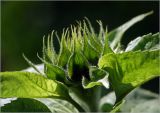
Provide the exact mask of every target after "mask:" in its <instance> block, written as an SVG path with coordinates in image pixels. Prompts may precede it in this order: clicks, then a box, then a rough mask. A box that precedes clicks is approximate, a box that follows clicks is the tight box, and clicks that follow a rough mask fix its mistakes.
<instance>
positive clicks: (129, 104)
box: [121, 88, 159, 112]
mask: <svg viewBox="0 0 160 113" xmlns="http://www.w3.org/2000/svg"><path fill="white" fill-rule="evenodd" d="M158 98H159V96H158V94H155V93H152V92H150V91H148V90H145V89H141V88H136V89H135V90H133V91H132V92H131V93H129V94H128V95H127V96H126V97H125V100H126V101H125V103H124V105H123V106H122V107H121V111H122V112H131V111H132V110H134V109H136V108H137V107H136V106H139V105H140V104H142V103H145V102H148V101H152V100H156V99H157V100H158ZM154 106H155V104H150V106H148V107H147V108H152V107H154ZM140 107H142V108H144V107H145V106H143V105H140ZM157 107H158V106H157ZM158 108H159V107H158ZM156 109H157V108H156ZM142 112H148V109H144V111H142ZM150 112H153V111H150Z"/></svg>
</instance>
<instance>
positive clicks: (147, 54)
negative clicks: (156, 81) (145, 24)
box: [98, 50, 160, 102]
mask: <svg viewBox="0 0 160 113" xmlns="http://www.w3.org/2000/svg"><path fill="white" fill-rule="evenodd" d="M159 52H160V51H159V50H156V51H143V52H141V51H136V52H126V53H122V54H112V53H111V54H107V55H104V56H103V57H102V58H101V59H100V60H99V64H98V65H99V67H100V68H102V69H104V70H106V71H108V72H109V81H110V83H111V85H112V87H113V89H114V90H115V93H116V96H117V102H118V101H120V100H121V99H123V98H124V97H125V95H126V94H128V93H129V92H130V91H131V90H133V89H134V88H135V87H137V86H139V85H141V84H143V83H144V82H146V81H148V80H150V79H152V78H155V77H157V76H159V75H160V70H159V58H160V56H159Z"/></svg>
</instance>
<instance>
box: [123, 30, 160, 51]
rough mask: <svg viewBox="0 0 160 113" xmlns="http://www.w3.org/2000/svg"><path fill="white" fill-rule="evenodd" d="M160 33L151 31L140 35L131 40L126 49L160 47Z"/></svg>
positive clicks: (135, 49)
mask: <svg viewBox="0 0 160 113" xmlns="http://www.w3.org/2000/svg"><path fill="white" fill-rule="evenodd" d="M159 42H160V35H159V33H156V34H154V35H152V34H151V33H149V34H147V35H144V36H142V37H138V38H136V39H134V40H133V41H131V42H130V43H129V44H128V46H127V48H126V50H125V51H137V50H148V49H149V50H153V49H160V43H159Z"/></svg>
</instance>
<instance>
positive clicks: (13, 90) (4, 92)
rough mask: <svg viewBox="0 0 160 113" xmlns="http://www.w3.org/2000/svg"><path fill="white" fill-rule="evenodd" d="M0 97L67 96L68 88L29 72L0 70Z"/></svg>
mask: <svg viewBox="0 0 160 113" xmlns="http://www.w3.org/2000/svg"><path fill="white" fill-rule="evenodd" d="M0 79H1V84H0V88H1V94H0V97H1V98H9V97H20V98H21V97H22V98H38V97H40V98H43V97H61V98H65V97H67V96H68V90H67V88H66V86H65V85H63V84H62V83H60V82H57V81H53V80H49V79H46V78H45V77H43V76H41V75H40V74H36V73H30V72H1V73H0Z"/></svg>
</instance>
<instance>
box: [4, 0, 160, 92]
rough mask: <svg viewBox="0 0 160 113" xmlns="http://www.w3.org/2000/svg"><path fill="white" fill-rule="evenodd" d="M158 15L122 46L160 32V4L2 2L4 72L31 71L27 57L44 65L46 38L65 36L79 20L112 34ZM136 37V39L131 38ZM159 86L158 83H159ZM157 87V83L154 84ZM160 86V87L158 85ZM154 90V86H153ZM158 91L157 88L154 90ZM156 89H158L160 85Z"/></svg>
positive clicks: (135, 29)
mask: <svg viewBox="0 0 160 113" xmlns="http://www.w3.org/2000/svg"><path fill="white" fill-rule="evenodd" d="M151 10H153V11H154V14H153V15H152V16H150V17H148V18H147V19H145V20H144V21H143V22H140V23H138V24H137V25H136V27H132V28H131V29H130V30H129V31H128V32H127V33H126V34H125V35H124V36H125V37H127V38H124V40H122V42H123V43H124V44H125V45H126V44H127V43H128V42H129V41H130V40H131V39H134V38H135V37H137V36H141V35H143V34H148V33H150V32H152V33H156V32H158V31H159V30H158V29H159V19H158V17H159V16H158V15H159V14H158V12H159V4H158V1H157V2H155V1H154V2H151V1H150V2H149V1H146V2H145V1H140V2H136V1H135V2H130V1H128V2H127V1H124V2H120V1H119V2H111V1H110V2H51V1H50V2H49V1H48V2H44V1H39V2H32V1H30V2H29V1H23V2H22V1H2V2H1V16H2V17H1V28H2V31H1V33H2V34H1V37H2V39H1V43H2V45H1V71H13V70H21V69H23V68H26V67H28V64H27V63H26V62H25V60H24V59H23V57H22V53H24V54H25V55H26V56H27V57H28V58H29V59H30V60H31V61H33V62H35V63H41V62H40V60H38V58H37V55H36V54H37V52H38V53H39V55H40V56H41V53H42V52H41V51H42V37H43V36H44V35H47V34H48V33H50V32H51V31H52V30H53V29H54V30H56V31H58V33H59V34H61V32H62V29H63V28H64V27H68V26H70V25H71V24H74V23H75V21H76V20H82V19H84V17H85V16H86V17H88V18H89V19H90V21H91V22H92V23H93V26H94V27H95V29H97V31H98V24H97V23H96V20H102V22H103V24H104V25H107V26H108V29H109V30H112V29H113V28H115V27H117V26H118V25H121V24H122V23H124V22H126V21H127V20H129V19H131V18H132V17H134V16H136V15H138V14H141V13H145V12H148V11H151ZM137 28H139V29H138V30H137ZM130 34H132V35H130ZM155 81H156V83H157V82H158V79H157V80H155ZM154 84H155V83H154ZM156 85H157V84H156ZM151 87H152V86H151ZM154 87H155V86H154ZM155 89H158V85H157V87H156V88H155Z"/></svg>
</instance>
